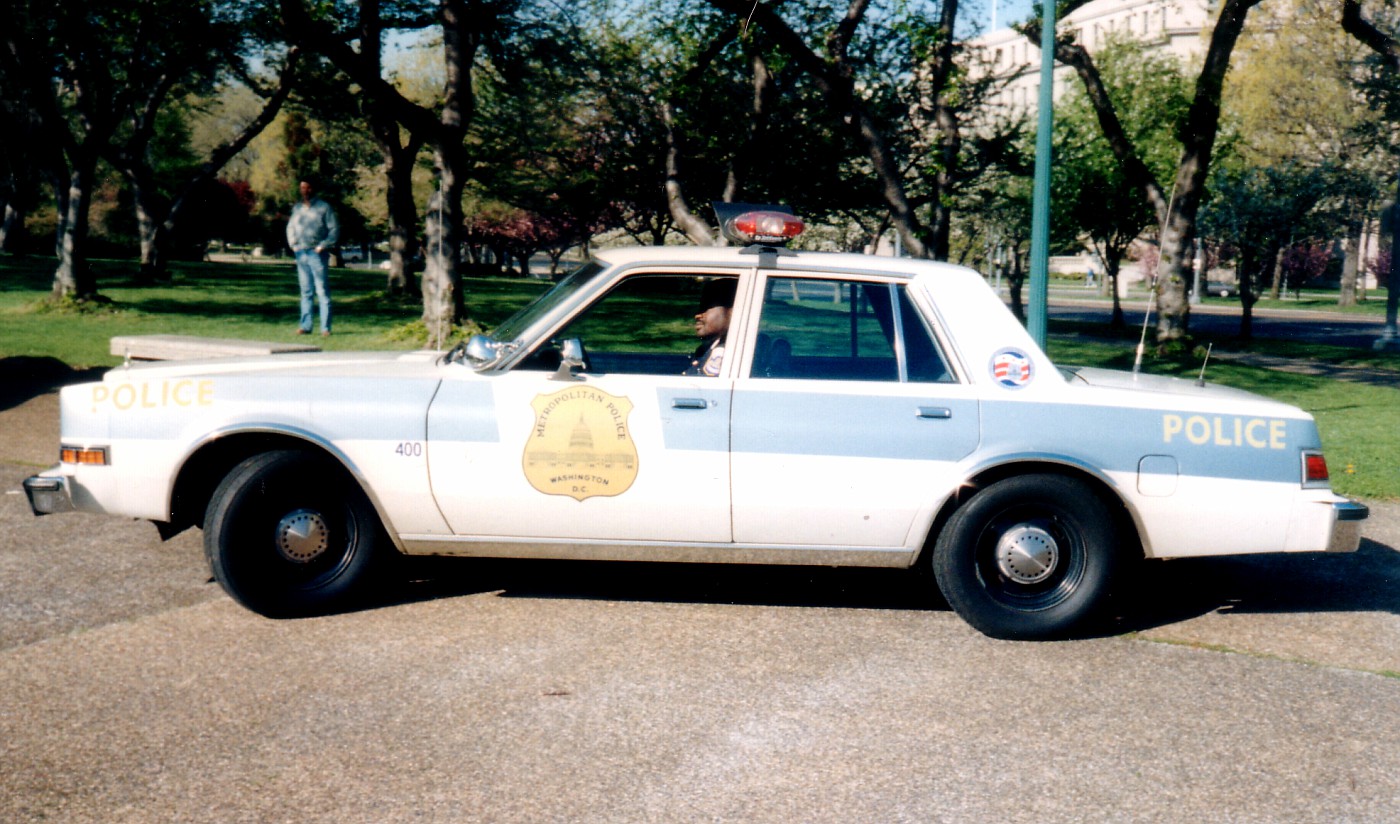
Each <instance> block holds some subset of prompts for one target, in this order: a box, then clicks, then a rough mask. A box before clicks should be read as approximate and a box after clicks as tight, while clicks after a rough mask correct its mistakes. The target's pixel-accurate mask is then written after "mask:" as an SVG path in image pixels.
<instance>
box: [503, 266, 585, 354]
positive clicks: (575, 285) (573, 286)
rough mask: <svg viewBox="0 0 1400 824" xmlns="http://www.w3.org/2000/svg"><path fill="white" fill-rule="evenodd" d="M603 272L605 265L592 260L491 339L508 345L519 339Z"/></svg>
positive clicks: (536, 299)
mask: <svg viewBox="0 0 1400 824" xmlns="http://www.w3.org/2000/svg"><path fill="white" fill-rule="evenodd" d="M601 271H603V264H601V263H599V262H597V261H596V260H590V261H588V262H587V263H584V264H583V265H582V266H580V267H578V268H577V269H575V270H574V271H572V272H570V273H569V274H567V275H565V276H564V279H563V280H561V281H559V282H558V283H556V284H555V285H554V286H553V287H552V288H551V289H550V290H549V291H548V292H545V293H544V294H542V295H540V296H539V297H537V298H535V299H534V300H532V301H530V302H529V303H527V304H525V308H523V309H521V310H520V311H519V312H516V313H515V314H514V315H511V316H510V317H508V318H506V319H505V321H504V322H502V323H501V325H500V326H497V327H496V329H495V331H494V332H492V333H491V337H492V338H494V339H495V340H497V341H499V342H502V343H506V342H509V341H513V340H516V339H518V338H519V337H520V336H521V335H522V334H523V333H524V332H525V330H526V329H529V328H530V326H531V325H533V324H534V323H535V321H537V320H539V319H540V318H542V317H544V316H545V315H546V314H548V313H549V312H550V310H552V309H553V308H554V307H556V306H558V305H559V304H561V303H563V302H564V301H566V300H568V299H569V298H570V297H571V296H573V294H574V293H575V292H577V291H578V290H579V289H581V288H582V287H583V286H584V285H585V284H587V283H588V281H590V280H592V278H593V276H594V275H596V274H598V273H599V272H601Z"/></svg>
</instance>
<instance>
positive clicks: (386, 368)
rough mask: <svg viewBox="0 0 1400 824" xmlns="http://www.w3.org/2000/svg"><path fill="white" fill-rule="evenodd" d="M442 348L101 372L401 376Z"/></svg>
mask: <svg viewBox="0 0 1400 824" xmlns="http://www.w3.org/2000/svg"><path fill="white" fill-rule="evenodd" d="M441 356H442V353H441V352H436V351H416V352H311V353H293V354H280V355H266V356H262V357H252V358H249V357H239V358H211V359H208V360H187V361H185V360H182V361H148V362H133V363H130V364H126V365H123V366H118V367H115V368H114V369H112V370H110V371H108V372H107V373H106V374H105V375H103V378H102V379H103V380H104V381H105V382H108V383H113V382H122V381H149V380H162V379H171V378H189V377H243V376H256V375H268V376H274V375H275V376H277V377H297V376H307V377H332V376H340V375H354V376H358V377H365V376H368V375H374V374H384V375H386V376H387V375H394V376H404V375H405V374H407V373H413V372H418V371H424V370H432V369H436V367H437V362H438V359H439V358H440V357H441Z"/></svg>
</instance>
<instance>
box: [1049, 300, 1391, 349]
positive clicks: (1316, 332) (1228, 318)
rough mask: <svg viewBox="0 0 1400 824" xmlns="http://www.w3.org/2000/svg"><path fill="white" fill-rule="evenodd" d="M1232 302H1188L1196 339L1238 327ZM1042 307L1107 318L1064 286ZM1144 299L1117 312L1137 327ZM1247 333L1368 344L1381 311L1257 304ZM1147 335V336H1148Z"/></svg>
mask: <svg viewBox="0 0 1400 824" xmlns="http://www.w3.org/2000/svg"><path fill="white" fill-rule="evenodd" d="M1232 301H1233V302H1230V303H1225V302H1219V303H1217V302H1211V303H1205V304H1200V305H1197V306H1192V307H1191V333H1192V334H1193V335H1195V336H1196V337H1197V338H1199V339H1200V340H1203V341H1204V340H1225V339H1230V338H1236V337H1238V336H1239V333H1240V315H1241V313H1242V311H1243V310H1242V309H1241V308H1240V306H1239V303H1238V299H1232ZM1046 311H1047V313H1048V316H1049V317H1050V318H1051V319H1055V320H1072V321H1079V322H1082V323H1105V324H1106V323H1107V322H1108V319H1109V318H1110V317H1111V316H1112V313H1113V306H1112V304H1110V303H1107V302H1105V301H1084V300H1075V299H1074V295H1073V293H1072V292H1071V291H1069V290H1064V289H1061V290H1057V292H1056V293H1055V295H1054V296H1052V299H1051V302H1050V304H1049V305H1048V306H1047V308H1046ZM1146 311H1147V303H1146V301H1141V300H1133V301H1125V302H1124V303H1123V316H1124V319H1125V320H1126V321H1127V323H1128V326H1129V327H1131V328H1133V329H1140V328H1142V320H1143V314H1144V313H1145V312H1146ZM1148 323H1149V329H1148V335H1149V336H1151V335H1153V334H1154V333H1155V329H1156V327H1155V324H1156V316H1155V315H1154V316H1153V318H1152V319H1151V320H1149V322H1148ZM1252 323H1253V334H1254V336H1255V337H1256V338H1279V339H1292V340H1299V339H1303V340H1310V341H1313V342H1315V343H1321V344H1327V345H1330V346H1348V347H1353V348H1356V349H1363V350H1365V349H1370V348H1371V346H1372V345H1373V344H1374V343H1375V342H1376V340H1378V339H1379V338H1380V337H1381V333H1382V332H1383V331H1384V329H1385V319H1384V318H1383V317H1365V316H1359V315H1349V314H1344V313H1340V312H1322V311H1317V310H1301V309H1261V308H1258V307H1255V309H1254V312H1253V321H1252ZM1149 339H1150V338H1149Z"/></svg>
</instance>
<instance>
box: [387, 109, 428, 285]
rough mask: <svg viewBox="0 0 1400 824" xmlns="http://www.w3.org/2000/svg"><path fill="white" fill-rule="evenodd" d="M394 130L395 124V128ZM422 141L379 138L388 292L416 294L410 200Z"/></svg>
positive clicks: (413, 221)
mask: <svg viewBox="0 0 1400 824" xmlns="http://www.w3.org/2000/svg"><path fill="white" fill-rule="evenodd" d="M394 131H395V132H396V133H397V131H398V129H397V127H396V128H395V129H394ZM421 146H422V141H420V140H418V139H416V138H413V137H412V136H410V137H409V140H408V145H407V146H400V145H398V140H397V137H395V138H394V139H393V140H386V139H381V142H380V149H381V151H382V152H383V156H384V178H385V183H386V188H385V192H384V198H385V201H386V205H387V206H388V216H389V276H388V284H387V288H388V290H389V294H391V295H403V294H409V295H418V294H420V292H421V290H420V289H419V288H418V281H417V280H416V279H415V278H414V277H413V261H414V258H416V257H417V255H418V204H416V203H414V202H413V166H414V161H415V159H416V158H417V156H418V149H419V148H420V147H421Z"/></svg>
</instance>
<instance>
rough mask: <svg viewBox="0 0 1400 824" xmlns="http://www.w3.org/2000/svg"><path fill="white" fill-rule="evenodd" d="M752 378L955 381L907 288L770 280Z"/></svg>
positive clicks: (809, 280) (823, 281) (887, 285)
mask: <svg viewBox="0 0 1400 824" xmlns="http://www.w3.org/2000/svg"><path fill="white" fill-rule="evenodd" d="M750 375H751V376H753V377H755V378H801V379H809V380H842V381H884V382H899V381H905V380H908V381H925V382H946V381H951V380H952V376H951V374H950V372H949V370H948V368H947V365H946V361H945V359H944V358H943V355H942V353H941V352H940V351H939V349H938V346H937V343H936V342H935V341H934V339H933V336H932V335H931V334H929V330H928V328H927V327H926V326H925V325H924V322H923V319H922V318H921V317H920V316H919V313H918V311H917V310H916V309H915V307H914V305H913V304H912V303H911V302H910V301H909V298H908V296H907V294H905V287H903V286H900V285H897V284H889V283H872V282H865V281H858V280H825V279H817V278H770V279H769V280H768V282H767V284H766V286H765V292H764V299H763V310H762V317H761V318H760V320H759V330H758V341H757V346H756V347H755V350H754V358H753V365H752V368H751V369H750Z"/></svg>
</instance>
